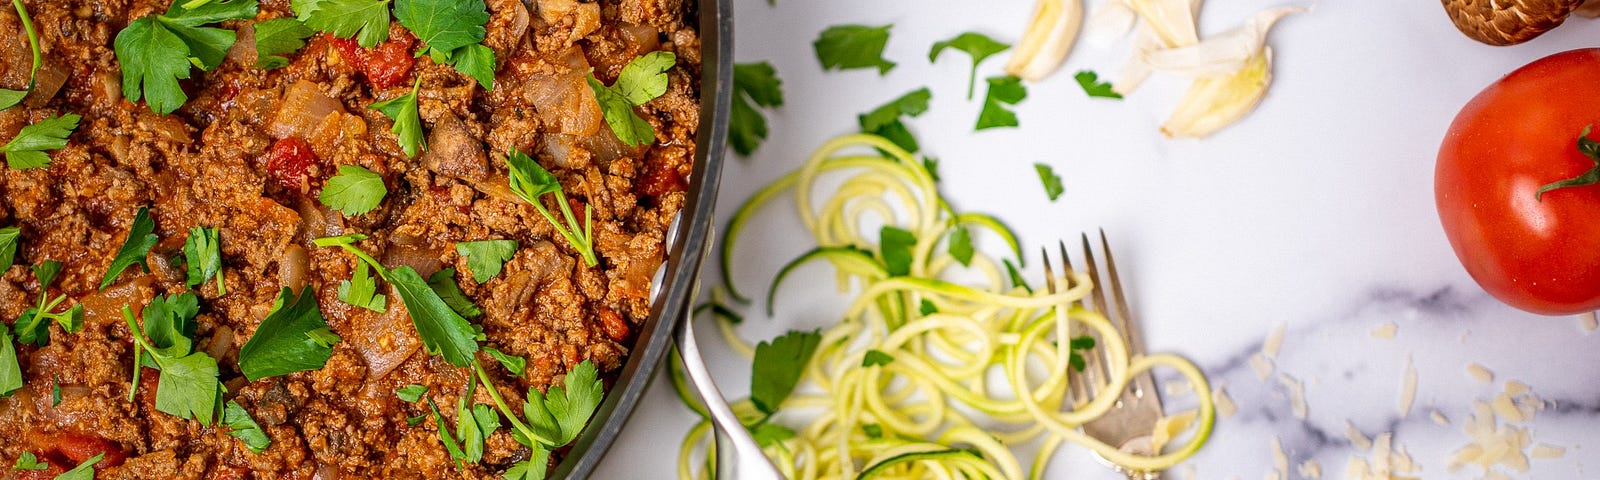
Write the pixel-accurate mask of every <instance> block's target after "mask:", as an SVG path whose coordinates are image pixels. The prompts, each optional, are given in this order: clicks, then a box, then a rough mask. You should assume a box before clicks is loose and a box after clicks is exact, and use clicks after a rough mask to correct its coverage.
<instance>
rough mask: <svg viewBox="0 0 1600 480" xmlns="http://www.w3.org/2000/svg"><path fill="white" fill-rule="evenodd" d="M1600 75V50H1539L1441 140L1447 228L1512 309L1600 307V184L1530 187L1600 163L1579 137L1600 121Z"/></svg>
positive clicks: (1438, 196)
mask: <svg viewBox="0 0 1600 480" xmlns="http://www.w3.org/2000/svg"><path fill="white" fill-rule="evenodd" d="M1596 81H1600V48H1588V49H1581V50H1573V51H1569V52H1563V53H1558V54H1555V55H1551V56H1548V57H1545V58H1542V59H1539V60H1537V61H1535V62H1533V63H1530V64H1528V65H1526V66H1523V67H1522V68H1519V69H1517V70H1516V71H1514V72H1511V73H1510V74H1509V75H1506V76H1505V78H1501V79H1500V80H1499V81H1497V82H1495V83H1494V84H1493V85H1490V86H1489V88H1486V89H1484V90H1483V92H1481V93H1479V94H1478V96H1476V97H1473V99H1472V101H1471V102H1468V103H1467V105H1466V106H1465V107H1462V109H1461V113H1459V114H1457V115H1456V119H1455V122H1454V123H1452V124H1451V125H1450V130H1449V131H1448V132H1447V133H1446V134H1445V137H1444V144H1443V145H1442V146H1440V147H1439V158H1438V163H1437V165H1436V167H1435V168H1436V170H1435V172H1434V196H1435V200H1436V201H1437V203H1438V208H1439V219H1440V221H1441V222H1442V223H1443V224H1444V231H1445V236H1447V237H1449V239H1450V246H1451V247H1452V248H1454V249H1455V252H1456V257H1457V258H1459V259H1460V260H1461V264H1462V265H1463V266H1465V267H1466V268H1467V273H1469V274H1471V275H1472V278H1473V279H1474V280H1477V282H1478V285H1481V286H1482V287H1483V289H1484V290H1486V291H1488V292H1489V293H1490V294H1492V295H1494V296H1495V298H1498V299H1500V300H1501V301H1503V302H1505V303H1507V304H1509V305H1511V306H1513V307H1517V308H1520V309H1523V310H1527V311H1529V312H1534V313H1539V314H1545V315H1569V314H1575V313H1581V312H1587V311H1593V310H1595V309H1597V308H1600V185H1592V186H1582V187H1571V188H1562V189H1558V190H1552V191H1549V192H1546V193H1544V195H1543V197H1542V199H1535V197H1534V194H1535V193H1536V192H1537V191H1538V190H1539V187H1541V186H1543V185H1546V184H1549V183H1551V182H1556V181H1559V180H1564V179H1568V178H1572V177H1575V176H1578V175H1580V174H1582V173H1584V172H1587V171H1589V170H1590V169H1593V168H1595V162H1594V161H1593V160H1591V159H1589V158H1588V157H1585V156H1584V155H1583V154H1582V153H1580V152H1579V151H1578V148H1577V139H1578V135H1579V133H1580V132H1581V131H1583V129H1584V127H1585V126H1588V125H1591V124H1594V125H1597V126H1600V89H1596V88H1592V86H1593V85H1595V82H1596ZM1591 138H1600V135H1597V136H1596V137H1591Z"/></svg>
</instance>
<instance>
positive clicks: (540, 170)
mask: <svg viewBox="0 0 1600 480" xmlns="http://www.w3.org/2000/svg"><path fill="white" fill-rule="evenodd" d="M506 165H508V166H510V167H511V176H510V182H511V191H512V192H514V193H516V194H517V196H519V197H522V200H523V201H526V202H528V203H530V204H533V208H535V209H537V210H538V211H539V214H540V215H543V216H544V219H545V220H549V221H550V225H551V226H552V227H555V229H556V233H559V234H561V237H562V238H565V239H567V243H568V244H570V245H572V249H573V250H577V251H578V254H579V255H581V256H583V263H584V264H585V265H588V266H591V267H593V266H595V265H598V264H599V263H600V259H599V258H597V257H595V254H594V230H593V228H594V224H593V223H592V222H590V219H591V212H592V210H591V208H590V207H589V205H588V204H584V206H583V223H582V224H579V223H578V218H577V217H576V216H574V215H573V214H572V206H571V204H570V203H569V202H567V193H566V192H565V191H563V190H562V188H561V182H560V181H559V180H557V179H556V176H555V175H552V174H551V173H550V171H549V170H545V169H544V167H543V166H540V165H539V162H535V161H533V159H532V158H528V156H527V155H525V154H523V153H522V152H521V151H518V150H515V149H513V150H511V153H510V154H507V155H506ZM551 193H553V194H555V196H556V204H557V205H558V206H560V207H561V215H562V217H563V218H565V219H566V224H565V225H562V222H559V221H556V217H555V215H552V214H551V213H550V210H549V209H547V208H545V206H544V202H542V201H540V197H543V196H544V195H546V194H551Z"/></svg>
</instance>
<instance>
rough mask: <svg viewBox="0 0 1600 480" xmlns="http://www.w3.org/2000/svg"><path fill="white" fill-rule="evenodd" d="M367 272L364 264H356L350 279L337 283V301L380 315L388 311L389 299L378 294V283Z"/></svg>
mask: <svg viewBox="0 0 1600 480" xmlns="http://www.w3.org/2000/svg"><path fill="white" fill-rule="evenodd" d="M369 270H371V269H370V267H367V264H366V263H365V262H356V269H355V272H353V273H351V274H350V279H349V280H340V281H339V301H341V302H344V303H347V304H350V305H353V306H357V307H361V308H365V309H367V310H372V311H374V312H379V313H382V312H383V311H385V310H388V309H389V307H388V306H389V297H387V296H385V295H384V294H381V293H378V281H377V279H374V278H373V277H372V274H370V273H368V271H369Z"/></svg>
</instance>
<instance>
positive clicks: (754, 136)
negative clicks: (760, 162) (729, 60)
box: [728, 62, 783, 157]
mask: <svg viewBox="0 0 1600 480" xmlns="http://www.w3.org/2000/svg"><path fill="white" fill-rule="evenodd" d="M757 106H761V107H766V108H777V107H781V106H783V82H782V81H781V80H779V79H778V71H777V70H776V69H773V68H772V64H771V63H767V62H756V63H740V64H735V65H734V66H733V110H732V112H731V115H730V116H729V119H730V121H729V122H728V143H729V144H730V145H733V151H735V152H738V153H739V156H743V157H748V156H750V154H751V153H755V151H756V148H757V147H760V146H761V142H763V141H765V140H766V139H767V118H766V117H765V116H763V115H762V114H761V112H760V111H759V110H756V107H757Z"/></svg>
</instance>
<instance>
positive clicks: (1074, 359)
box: [1067, 335, 1094, 372]
mask: <svg viewBox="0 0 1600 480" xmlns="http://www.w3.org/2000/svg"><path fill="white" fill-rule="evenodd" d="M1093 348H1094V337H1091V336H1088V335H1083V336H1078V337H1073V338H1072V340H1069V341H1068V342H1067V350H1068V351H1069V352H1071V354H1072V356H1070V357H1067V363H1068V365H1069V366H1071V367H1072V369H1073V370H1077V371H1080V372H1081V371H1083V369H1084V368H1086V367H1087V366H1088V365H1087V362H1085V361H1084V359H1083V355H1081V354H1079V353H1078V352H1077V351H1078V350H1083V351H1088V350H1090V349H1093Z"/></svg>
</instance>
